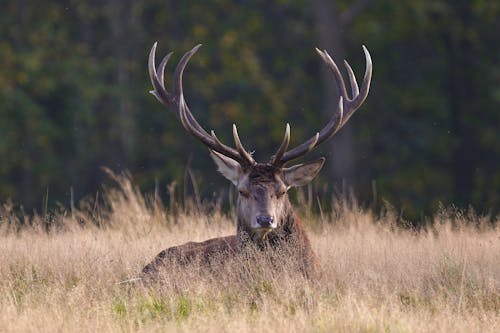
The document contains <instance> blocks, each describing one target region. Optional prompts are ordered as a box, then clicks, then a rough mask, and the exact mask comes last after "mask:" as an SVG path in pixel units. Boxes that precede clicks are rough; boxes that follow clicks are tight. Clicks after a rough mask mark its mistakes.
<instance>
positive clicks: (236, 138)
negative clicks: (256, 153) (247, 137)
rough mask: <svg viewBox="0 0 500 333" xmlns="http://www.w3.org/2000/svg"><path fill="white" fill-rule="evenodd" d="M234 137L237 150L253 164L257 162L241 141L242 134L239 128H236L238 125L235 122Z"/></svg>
mask: <svg viewBox="0 0 500 333" xmlns="http://www.w3.org/2000/svg"><path fill="white" fill-rule="evenodd" d="M233 139H234V144H235V145H236V150H238V153H240V156H241V157H242V158H243V159H245V161H246V162H247V163H248V164H250V165H252V164H255V160H254V159H253V157H252V155H250V154H249V153H248V152H247V151H246V149H245V148H244V147H243V145H242V144H241V141H240V136H239V135H238V128H236V125H235V124H233Z"/></svg>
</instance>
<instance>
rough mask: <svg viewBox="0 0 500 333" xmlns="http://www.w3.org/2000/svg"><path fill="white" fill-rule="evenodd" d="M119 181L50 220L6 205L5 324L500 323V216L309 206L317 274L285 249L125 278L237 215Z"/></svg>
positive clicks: (0, 238) (0, 291) (0, 215)
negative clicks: (169, 200) (425, 220)
mask: <svg viewBox="0 0 500 333" xmlns="http://www.w3.org/2000/svg"><path fill="white" fill-rule="evenodd" d="M117 181H118V183H119V186H118V187H115V188H108V189H107V190H105V191H104V192H103V193H102V195H101V200H100V203H99V204H93V203H92V201H88V202H87V203H82V204H81V205H79V206H78V207H72V208H71V209H68V210H66V209H62V208H61V209H60V210H59V211H57V212H55V213H52V214H51V215H50V216H49V217H47V216H45V217H41V216H31V217H28V216H27V215H22V214H19V213H16V212H14V211H13V208H12V205H11V204H9V203H5V204H3V206H2V208H0V332H150V331H153V332H154V331H158V332H160V331H161V332H164V331H180V332H183V331H184V332H193V331H200V332H224V331H227V332H239V333H243V332H500V229H499V227H498V221H497V223H496V225H497V227H494V224H492V223H490V221H489V219H488V218H486V217H481V216H477V215H476V214H474V213H467V212H465V213H464V212H459V211H457V210H453V209H448V210H447V209H443V210H442V211H441V212H439V213H437V214H436V216H435V217H433V223H432V225H429V226H428V227H426V228H422V229H421V230H419V231H415V230H412V229H411V228H405V227H401V226H400V224H401V223H400V221H399V217H398V215H397V214H396V213H395V212H393V211H392V210H391V209H387V210H386V211H385V212H384V213H383V214H374V213H373V212H371V211H370V210H369V209H367V208H362V207H359V206H357V205H356V204H352V203H351V204H347V202H345V201H337V202H336V203H335V205H334V206H335V207H334V208H335V209H334V210H333V212H332V213H323V214H321V215H319V214H318V215H317V216H316V215H315V214H311V213H310V212H308V209H307V208H306V207H299V208H300V209H299V211H300V212H301V214H300V215H301V216H302V217H303V219H304V220H307V223H306V225H307V229H308V235H309V237H310V239H311V243H312V245H313V248H314V250H315V252H316V253H317V255H318V258H319V261H320V263H321V267H322V276H321V278H320V279H318V280H315V281H310V280H307V279H305V278H304V277H302V276H301V275H300V274H298V273H296V270H295V269H294V263H290V262H289V261H288V260H287V257H286V255H285V254H284V255H283V256H282V260H279V262H280V263H281V264H279V265H267V264H266V260H267V259H268V258H265V257H264V256H263V257H262V258H261V260H262V262H255V261H252V262H244V261H242V260H236V259H235V260H234V261H231V262H227V263H226V264H224V265H221V267H219V268H217V269H216V270H214V271H212V272H207V271H206V270H203V269H200V267H199V266H197V265H193V266H191V267H189V268H181V267H172V268H171V269H169V270H168V272H166V274H164V275H163V276H162V279H161V281H159V282H157V283H150V284H144V283H141V282H140V281H135V282H123V283H120V282H122V281H125V280H128V279H130V278H133V277H136V276H137V275H138V273H139V272H140V270H141V269H142V267H143V266H144V265H145V264H146V263H148V262H149V261H150V260H151V259H152V258H153V257H154V256H155V255H156V254H157V253H158V252H159V251H160V250H162V249H164V248H166V247H169V246H173V245H176V244H181V243H184V242H187V241H202V240H205V239H208V238H211V237H217V236H223V235H229V234H234V233H235V224H234V222H233V218H232V216H231V213H224V212H222V211H221V209H217V208H212V209H210V210H209V212H208V213H202V212H201V211H202V210H201V209H188V208H187V209H178V210H176V211H171V210H167V209H166V208H165V207H164V206H163V205H162V204H159V203H158V202H157V201H155V200H154V197H148V196H145V195H143V194H142V193H141V192H140V191H138V190H137V189H136V188H135V187H134V186H133V183H132V182H131V181H130V180H129V179H128V178H127V177H118V178H117ZM23 219H24V220H25V221H24V222H23V221H20V220H23ZM497 219H498V218H497ZM47 221H50V227H49V224H48V222H47ZM21 222H22V223H21ZM22 224H24V226H23V227H20V225H22ZM277 255H279V254H277ZM280 259H281V258H280Z"/></svg>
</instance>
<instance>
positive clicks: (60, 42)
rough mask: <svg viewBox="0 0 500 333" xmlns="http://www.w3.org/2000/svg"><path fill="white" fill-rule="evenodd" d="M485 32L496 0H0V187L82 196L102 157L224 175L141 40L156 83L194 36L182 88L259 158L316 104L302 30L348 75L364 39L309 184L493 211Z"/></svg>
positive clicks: (8, 194) (206, 192) (34, 196)
mask: <svg viewBox="0 0 500 333" xmlns="http://www.w3.org/2000/svg"><path fill="white" fill-rule="evenodd" d="M499 34H500V2H499V1H487V0H467V1H466V0H447V1H446V0H435V1H425V0H413V1H396V0H376V1H369V0H351V1H346V0H336V1H333V0H330V1H328V0H314V1H306V0H295V1H248V0H240V1H224V0H220V1H215V0H207V1H168V0H162V1H160V0H151V1H132V0H104V1H96V0H89V1H71V0H67V1H35V0H2V5H1V13H0V161H1V162H0V202H1V203H4V202H7V201H9V200H11V201H12V202H13V203H15V204H16V205H22V206H23V207H24V209H25V210H26V211H27V212H29V211H32V210H37V211H40V210H42V206H43V205H47V204H48V205H49V206H52V207H54V206H55V205H56V203H61V204H63V205H65V206H69V205H70V202H71V201H72V200H74V201H78V200H79V199H80V198H82V197H84V196H86V195H91V196H95V194H96V192H97V191H99V189H100V187H101V186H102V183H103V182H104V181H105V179H106V178H107V176H106V174H105V173H104V172H103V171H102V169H101V167H103V166H105V167H109V168H110V169H111V170H113V171H115V172H121V171H125V170H128V171H130V173H131V174H132V175H133V177H134V181H135V182H136V183H137V184H138V185H139V186H140V187H141V189H143V190H145V191H153V190H154V189H155V187H156V188H157V189H158V193H159V195H160V196H161V197H162V199H163V200H164V201H167V200H168V193H167V190H166V186H167V185H168V184H170V183H172V182H173V181H176V182H177V183H178V184H181V185H180V187H181V191H180V192H182V184H183V183H184V178H185V172H186V168H187V167H189V169H190V170H192V172H193V174H194V175H195V178H196V179H197V183H198V184H197V185H198V186H199V188H200V191H201V196H202V197H203V198H211V197H212V196H213V195H214V194H213V193H214V192H217V193H224V192H225V191H226V190H227V188H228V183H227V182H226V181H225V180H224V179H223V178H222V177H221V176H218V175H217V174H216V171H215V166H214V165H213V164H212V161H211V160H210V158H209V155H208V152H207V150H206V148H205V147H203V146H202V145H201V144H199V142H197V141H196V140H195V139H193V138H191V136H189V135H188V134H187V133H185V132H184V130H182V129H181V126H180V124H179V123H178V122H177V121H176V119H175V117H174V116H173V115H172V114H169V111H168V110H166V109H165V108H164V107H163V106H161V105H160V104H159V103H158V102H157V101H156V99H155V98H154V97H153V96H151V95H150V94H149V93H148V91H149V90H150V81H149V77H148V74H147V56H148V53H149V50H150V48H151V46H152V44H153V43H154V42H155V41H158V42H159V49H158V53H160V54H159V55H158V57H159V56H160V55H161V56H163V55H164V54H165V53H166V52H168V51H175V55H174V58H173V61H171V63H170V64H169V66H168V68H167V71H166V72H167V80H169V81H168V82H169V83H171V81H170V78H171V76H172V73H173V69H174V67H175V64H176V62H177V61H178V60H179V58H180V56H182V54H183V53H184V52H185V51H187V50H189V49H191V48H192V47H193V46H194V45H196V44H198V43H203V44H204V46H203V47H202V48H201V49H200V51H199V52H198V53H197V54H196V55H195V57H194V58H193V59H192V60H191V63H190V65H189V68H188V69H187V71H186V73H185V80H184V87H185V91H186V99H187V101H188V103H189V105H190V107H191V109H192V111H193V113H194V114H195V116H196V117H197V118H198V119H199V120H200V122H201V123H202V124H203V125H204V126H205V127H206V128H208V129H211V128H213V129H215V130H216V132H217V133H218V136H219V137H220V138H222V139H224V141H225V142H227V143H231V144H232V138H231V125H232V123H233V122H234V123H236V124H238V129H239V131H240V136H241V137H242V140H243V142H244V145H245V146H246V147H247V148H248V149H251V150H253V149H255V151H256V157H257V159H258V160H260V161H265V160H267V158H269V157H270V155H271V154H272V153H273V152H274V150H275V149H276V148H277V146H278V145H279V143H280V141H281V139H282V135H283V131H284V127H285V123H286V122H290V125H291V129H292V145H295V144H297V143H300V142H301V140H304V139H307V138H309V137H310V136H312V135H313V134H314V133H315V132H316V131H317V130H318V129H319V128H321V127H322V126H323V125H324V124H325V122H326V121H327V120H328V118H329V114H330V113H331V112H332V111H333V108H334V105H335V104H336V100H337V96H335V86H334V82H333V78H332V77H331V75H330V73H328V72H327V69H326V67H325V66H324V64H323V63H322V61H321V59H320V58H319V57H318V56H317V54H316V52H315V51H314V47H319V48H322V49H327V50H328V51H329V53H330V54H331V55H332V56H333V57H334V59H336V61H337V63H339V64H340V63H341V61H342V59H343V58H346V59H348V60H349V62H350V64H351V65H352V66H353V68H354V71H355V73H356V75H357V77H358V80H361V79H362V75H363V73H364V68H365V67H364V66H365V62H364V57H363V52H362V49H361V45H363V44H364V45H366V46H367V47H368V49H369V50H370V52H371V55H372V58H373V63H374V73H373V81H372V88H371V91H370V94H369V95H368V99H367V101H366V102H365V104H364V105H363V106H362V108H361V109H360V110H358V111H357V112H356V114H355V115H354V117H353V118H351V120H350V123H349V124H348V125H347V126H345V127H344V129H343V130H342V131H341V133H339V135H337V136H336V137H335V139H333V140H331V141H330V142H329V143H328V144H324V145H323V146H322V147H321V149H319V151H317V152H315V153H313V154H311V155H312V156H310V158H312V157H314V156H321V155H322V156H326V157H327V163H328V165H327V166H326V167H325V169H324V170H323V172H322V173H321V177H320V179H318V180H317V181H316V182H315V188H316V191H318V193H319V194H322V195H323V194H326V195H331V193H332V191H333V190H334V189H337V190H338V191H346V190H347V189H351V188H352V189H353V193H354V194H355V196H356V197H357V198H359V199H360V201H361V202H363V203H366V204H372V203H373V200H376V201H377V202H379V203H380V202H382V201H383V200H387V201H388V202H390V203H391V204H393V205H394V206H395V207H396V208H397V209H398V210H399V211H401V212H403V214H404V215H405V216H409V217H410V218H417V219H418V218H419V217H422V216H423V215H425V214H430V213H432V212H434V211H436V209H437V208H438V206H439V205H440V203H443V204H444V205H450V204H454V205H456V206H458V207H467V206H469V205H472V206H473V207H475V208H476V210H478V211H479V212H483V213H496V212H498V208H499V207H500V167H499V166H500V139H499V138H500V135H499V132H500V112H499V106H500V46H499V45H500V43H499V36H500V35H499ZM158 61H159V59H158ZM344 73H345V72H344ZM325 184H327V185H328V186H325ZM185 187H186V188H188V191H191V190H190V188H192V187H191V185H186V186H185ZM375 193H376V195H375ZM47 200H48V203H47V202H45V203H44V201H47Z"/></svg>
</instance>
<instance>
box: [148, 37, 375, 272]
mask: <svg viewBox="0 0 500 333" xmlns="http://www.w3.org/2000/svg"><path fill="white" fill-rule="evenodd" d="M157 45H158V43H157V42H155V43H154V44H153V46H152V48H151V51H150V53H149V61H148V71H149V76H150V79H151V83H152V86H153V90H151V91H150V93H151V94H152V95H153V96H154V97H156V99H157V100H158V101H159V102H160V103H162V104H163V105H165V106H166V107H167V108H168V109H169V110H170V111H171V112H173V113H174V115H175V117H176V118H177V119H178V121H179V122H180V123H181V125H182V127H183V128H184V129H185V130H186V131H187V132H188V133H189V134H191V135H192V136H193V137H194V138H196V139H198V140H199V141H201V143H202V144H204V145H205V146H206V147H208V149H209V153H210V156H211V158H212V159H213V161H214V162H215V165H216V166H217V169H218V171H219V172H220V173H221V174H222V176H224V177H225V178H226V179H227V180H229V181H230V182H231V183H232V184H233V185H234V186H235V187H236V189H237V191H238V194H237V204H236V216H237V221H236V222H237V223H236V225H237V227H236V235H230V236H226V237H219V238H213V239H209V240H206V241H204V242H189V243H186V244H183V245H179V246H174V247H170V248H167V249H165V250H163V251H161V252H160V253H159V254H158V255H157V256H156V257H155V259H154V260H153V261H152V262H150V263H149V264H147V265H146V266H145V267H144V268H143V270H142V273H143V274H144V275H145V276H154V275H156V274H158V272H159V271H160V270H161V269H162V268H166V267H168V265H169V264H172V263H177V264H180V265H188V264H190V263H193V262H194V261H195V260H200V261H201V262H202V263H203V264H204V265H210V263H211V261H212V260H214V258H218V259H217V260H225V259H227V258H229V257H232V256H237V255H238V254H239V253H242V252H243V251H244V249H245V248H247V247H248V246H253V247H255V248H257V249H260V250H262V251H273V250H278V249H282V248H284V247H287V246H288V247H291V248H292V249H293V250H292V255H293V256H295V259H297V260H298V262H299V263H300V267H301V271H302V273H303V274H304V275H305V276H306V277H314V276H317V273H318V262H317V259H316V255H315V254H314V252H313V250H312V247H311V243H310V241H309V238H308V236H307V234H306V231H305V229H304V224H303V223H302V221H301V220H300V219H299V217H298V216H297V214H296V213H295V212H294V209H293V207H292V204H291V202H290V200H289V197H288V191H289V190H290V189H291V188H294V187H298V186H303V185H306V184H308V183H309V182H310V181H312V180H313V179H314V178H315V177H316V176H317V175H318V173H319V172H320V170H321V168H322V166H323V164H324V162H325V158H324V157H321V158H319V159H316V160H313V161H311V162H306V163H299V164H295V165H293V166H288V165H287V164H288V163H289V162H291V161H294V160H296V159H298V158H301V157H303V156H305V155H306V154H308V153H309V152H311V151H312V150H314V149H315V148H316V147H318V146H319V145H320V144H322V143H324V142H325V141H327V140H328V139H330V138H332V137H333V136H334V135H335V134H336V133H337V132H338V131H339V130H340V129H341V128H342V126H344V125H345V124H346V123H347V121H348V120H349V119H350V118H351V116H352V115H353V114H354V112H355V111H356V110H357V109H358V108H359V107H360V106H361V105H362V104H363V103H364V101H365V99H366V97H367V96H368V91H369V90H370V83H371V77H372V60H371V56H370V53H369V52H368V49H367V48H366V47H365V46H364V45H363V46H362V48H363V52H364V55H365V61H366V68H365V74H364V78H363V81H362V84H361V88H359V86H358V83H357V81H356V77H355V75H354V72H353V70H352V68H351V66H350V65H349V63H348V62H347V61H345V60H344V65H345V68H346V71H347V74H348V79H349V84H350V87H351V96H349V95H348V93H347V88H346V85H345V82H344V79H343V76H342V74H341V72H340V70H339V68H338V67H337V65H336V63H335V62H334V61H333V59H332V58H331V57H330V55H329V54H328V52H327V51H326V50H319V49H317V48H316V51H317V53H318V54H319V56H320V57H321V59H322V60H323V62H324V63H325V64H326V66H327V67H328V69H329V70H330V72H331V73H332V74H333V77H334V79H335V81H336V83H337V90H338V96H339V101H338V106H337V108H336V110H335V111H334V112H333V114H332V115H331V117H330V119H329V121H328V122H327V123H326V125H325V126H324V127H323V128H322V129H321V130H320V131H318V132H317V133H316V134H315V135H313V136H312V137H310V138H309V139H308V140H306V141H304V142H303V143H301V144H299V145H297V146H295V147H294V148H292V149H289V144H290V125H289V124H288V123H287V124H286V126H285V133H284V137H283V140H282V142H281V144H280V146H279V147H278V149H277V150H276V153H275V154H274V155H272V156H271V158H270V160H269V161H268V162H257V161H256V160H255V159H254V158H253V154H252V153H250V152H249V151H248V150H247V149H245V148H244V146H243V144H242V143H241V140H240V138H239V135H238V129H237V127H236V125H235V124H233V127H232V134H233V140H234V147H231V146H228V145H226V144H224V143H222V142H221V140H219V138H218V137H217V136H216V134H215V132H214V131H213V130H211V131H210V132H208V131H206V130H205V129H204V128H203V127H202V126H201V125H200V124H199V122H198V121H197V120H196V118H195V117H194V115H193V114H192V113H191V111H190V109H189V107H188V105H187V103H186V100H185V98H184V92H183V82H182V80H183V73H184V70H185V68H186V66H187V64H188V62H189V60H190V59H191V57H192V56H193V55H194V54H195V53H196V52H197V51H198V49H199V48H200V47H201V44H199V45H196V46H195V47H194V48H193V49H191V50H190V51H188V52H186V53H185V54H184V56H183V57H182V58H181V60H180V61H179V63H178V64H177V67H176V68H175V71H174V76H173V89H172V90H171V91H168V90H167V89H166V88H165V79H164V75H165V74H164V72H165V67H166V65H167V63H168V61H169V59H170V57H171V56H172V54H173V52H170V53H168V54H167V55H166V56H165V57H164V58H163V59H162V61H161V62H160V64H159V66H158V68H156V60H155V59H156V49H157Z"/></svg>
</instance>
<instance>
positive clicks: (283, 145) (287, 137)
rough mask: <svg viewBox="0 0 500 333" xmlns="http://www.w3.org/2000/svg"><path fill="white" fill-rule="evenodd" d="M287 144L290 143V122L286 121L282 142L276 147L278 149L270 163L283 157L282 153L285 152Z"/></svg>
mask: <svg viewBox="0 0 500 333" xmlns="http://www.w3.org/2000/svg"><path fill="white" fill-rule="evenodd" d="M289 144H290V124H288V123H286V127H285V135H284V137H283V142H281V145H280V147H279V148H278V151H277V152H276V154H274V156H273V157H272V158H271V164H275V163H276V162H277V161H279V160H280V159H281V158H282V157H283V154H285V152H286V150H287V149H288V145H289Z"/></svg>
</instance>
